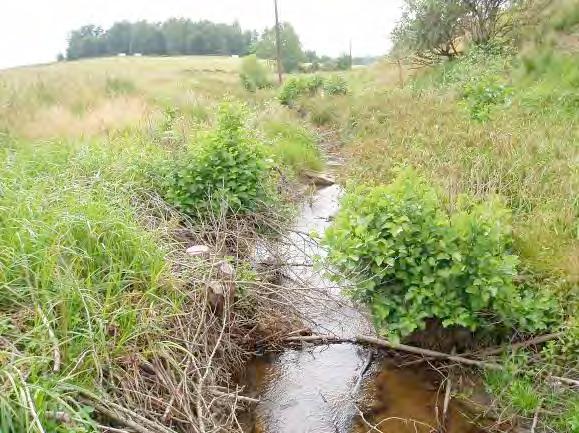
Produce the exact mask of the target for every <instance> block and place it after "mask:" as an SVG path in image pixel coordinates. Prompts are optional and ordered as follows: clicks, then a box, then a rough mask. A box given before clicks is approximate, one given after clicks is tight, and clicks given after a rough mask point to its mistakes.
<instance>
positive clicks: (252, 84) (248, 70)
mask: <svg viewBox="0 0 579 433" xmlns="http://www.w3.org/2000/svg"><path fill="white" fill-rule="evenodd" d="M239 77H240V78H241V84H242V85H243V87H245V88H246V89H247V90H249V91H250V92H255V91H256V90H257V89H265V88H267V87H271V85H272V83H271V80H270V77H269V70H268V69H267V67H266V66H265V65H264V64H263V63H261V62H260V61H259V60H258V59H257V56H256V55H255V54H251V55H249V56H246V57H244V58H243V60H242V62H241V72H240V73H239Z"/></svg>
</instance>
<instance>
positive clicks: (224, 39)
mask: <svg viewBox="0 0 579 433" xmlns="http://www.w3.org/2000/svg"><path fill="white" fill-rule="evenodd" d="M256 39H257V35H256V34H255V33H254V32H249V31H246V32H244V31H243V30H242V29H241V27H240V26H239V24H238V23H234V24H232V25H229V24H215V23H212V22H210V21H199V22H193V21H191V20H190V19H185V18H171V19H169V20H167V21H165V22H164V23H150V22H147V21H138V22H135V23H131V22H128V21H121V22H118V23H115V24H113V25H112V26H111V28H109V29H108V30H107V31H106V32H105V31H104V30H103V29H101V28H100V27H96V26H84V27H81V28H80V29H78V30H75V31H73V32H72V33H71V36H70V39H69V45H68V49H67V57H68V58H69V59H78V58H83V57H95V56H101V55H115V54H119V53H127V54H134V53H142V54H148V55H162V54H169V55H183V54H221V55H231V54H238V55H245V54H247V53H248V52H249V51H250V50H251V47H252V46H253V44H254V42H255V40H256Z"/></svg>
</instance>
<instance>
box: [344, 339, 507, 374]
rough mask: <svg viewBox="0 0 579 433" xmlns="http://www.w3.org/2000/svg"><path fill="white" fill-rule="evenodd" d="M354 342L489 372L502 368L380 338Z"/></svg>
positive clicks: (497, 365)
mask: <svg viewBox="0 0 579 433" xmlns="http://www.w3.org/2000/svg"><path fill="white" fill-rule="evenodd" d="M355 341H356V342H358V343H361V344H371V345H374V346H379V347H385V348H387V349H393V350H400V351H402V352H408V353H414V354H416V355H422V356H429V357H431V358H435V359H447V360H448V361H453V362H458V363H460V364H466V365H472V366H475V367H479V368H484V369H489V370H501V369H502V368H503V367H502V366H501V365H499V364H495V363H493V362H485V361H477V360H474V359H469V358H465V357H463V356H459V355H450V354H448V353H443V352H437V351H435V350H429V349H422V348H420V347H414V346H408V345H407V344H399V343H392V342H390V341H388V340H382V339H380V338H374V337H369V336H365V335H358V336H356V337H355Z"/></svg>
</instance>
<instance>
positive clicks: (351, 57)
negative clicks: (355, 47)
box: [350, 39, 352, 70]
mask: <svg viewBox="0 0 579 433" xmlns="http://www.w3.org/2000/svg"><path fill="white" fill-rule="evenodd" d="M351 69H352V39H350V70H351Z"/></svg>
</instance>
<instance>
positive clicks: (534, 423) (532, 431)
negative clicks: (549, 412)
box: [530, 401, 543, 433]
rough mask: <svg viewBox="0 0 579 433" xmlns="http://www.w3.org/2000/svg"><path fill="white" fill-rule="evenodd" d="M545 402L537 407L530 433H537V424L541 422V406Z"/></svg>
mask: <svg viewBox="0 0 579 433" xmlns="http://www.w3.org/2000/svg"><path fill="white" fill-rule="evenodd" d="M542 404H543V402H542V401H541V402H540V403H539V405H538V406H537V410H536V411H535V415H534V416H533V424H532V425H531V431H530V433H535V429H536V428H537V423H538V422H539V412H540V411H541V405H542Z"/></svg>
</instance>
